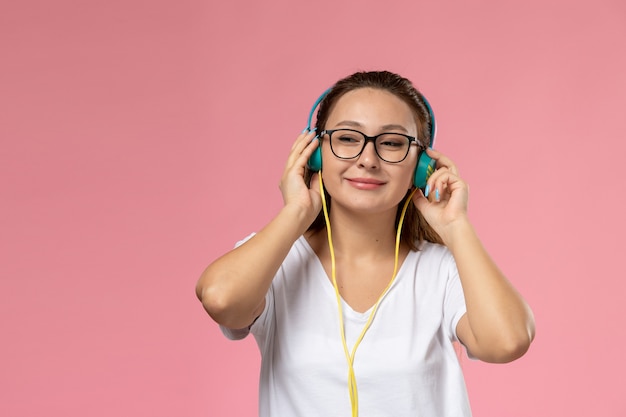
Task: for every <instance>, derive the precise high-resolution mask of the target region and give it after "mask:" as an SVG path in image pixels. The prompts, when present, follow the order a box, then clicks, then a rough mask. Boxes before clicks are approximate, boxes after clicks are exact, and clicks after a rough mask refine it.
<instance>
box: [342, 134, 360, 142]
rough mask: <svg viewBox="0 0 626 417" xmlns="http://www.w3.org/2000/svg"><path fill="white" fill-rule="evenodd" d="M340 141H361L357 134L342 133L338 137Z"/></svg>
mask: <svg viewBox="0 0 626 417" xmlns="http://www.w3.org/2000/svg"><path fill="white" fill-rule="evenodd" d="M338 139H339V141H340V142H341V143H356V142H359V139H358V138H357V137H355V136H349V135H341V136H339V137H338Z"/></svg>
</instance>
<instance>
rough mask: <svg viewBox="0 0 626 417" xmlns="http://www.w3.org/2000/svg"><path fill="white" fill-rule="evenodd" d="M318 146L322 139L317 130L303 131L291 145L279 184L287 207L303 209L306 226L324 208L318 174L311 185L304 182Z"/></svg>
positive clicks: (314, 176)
mask: <svg viewBox="0 0 626 417" xmlns="http://www.w3.org/2000/svg"><path fill="white" fill-rule="evenodd" d="M318 146H320V141H319V138H317V136H316V133H315V130H312V131H309V130H305V131H304V132H302V133H301V134H300V135H299V136H298V138H297V139H296V141H295V143H294V144H293V146H292V147H291V152H290V154H289V157H288V158H287V164H286V165H285V170H284V171H283V176H282V178H281V180H280V185H279V188H280V191H281V193H282V195H283V201H284V203H285V207H295V208H296V209H298V210H301V213H302V214H304V215H305V216H304V218H305V219H306V221H307V222H308V223H307V225H306V227H308V226H309V225H310V224H311V223H313V220H315V217H317V214H318V213H319V212H320V210H321V208H322V198H321V196H320V193H319V186H318V174H314V175H313V178H312V179H311V184H310V187H307V185H306V183H305V182H304V171H305V168H306V164H307V161H308V160H309V158H310V157H311V155H312V154H313V151H315V149H316V148H317V147H318Z"/></svg>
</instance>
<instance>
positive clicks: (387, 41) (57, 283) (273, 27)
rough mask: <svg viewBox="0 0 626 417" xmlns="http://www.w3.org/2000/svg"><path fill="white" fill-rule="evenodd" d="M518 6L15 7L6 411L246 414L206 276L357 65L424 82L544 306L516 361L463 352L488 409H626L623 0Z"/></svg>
mask: <svg viewBox="0 0 626 417" xmlns="http://www.w3.org/2000/svg"><path fill="white" fill-rule="evenodd" d="M504 3H505V2H502V1H497V0H485V1H474V2H461V1H459V2H451V1H438V2H435V1H429V2H426V1H404V2H402V1H356V0H353V1H336V0H321V1H316V2H306V3H305V2H296V1H290V0H282V1H278V0H270V1H258V2H257V1H248V2H236V1H233V2H227V1H223V2H217V1H199V0H177V1H141V0H125V1H121V0H113V1H107V2H104V1H100V2H88V1H77V0H74V1H70V0H57V1H43V0H41V1H33V0H24V1H19V2H18V1H14V2H9V1H4V2H3V4H2V7H1V10H0V51H1V53H0V59H1V60H2V65H1V67H0V138H1V140H2V144H1V148H0V152H1V163H0V187H1V202H0V210H1V215H0V235H1V247H0V255H1V256H2V261H1V262H0V324H1V329H0V330H1V334H2V340H1V343H0V415H3V416H38V415H47V416H50V415H53V416H112V415H122V416H124V415H127V416H164V417H165V416H240V415H255V414H256V403H257V373H258V369H259V354H258V352H257V348H256V345H255V344H254V341H253V340H252V339H251V338H250V339H249V340H246V341H243V342H240V343H235V342H229V341H227V340H225V339H224V338H223V336H222V335H221V334H220V332H219V331H218V329H217V326H216V325H215V324H214V323H213V322H212V321H211V320H210V318H209V317H208V316H207V315H206V314H205V313H204V312H203V310H202V308H201V305H200V303H198V302H197V301H196V299H195V295H194V285H195V282H196V279H197V278H198V276H199V274H200V273H201V271H202V270H203V269H204V267H205V266H206V265H207V264H208V263H209V262H211V261H212V260H213V259H215V258H216V257H217V256H219V255H220V254H222V253H223V252H225V251H226V250H228V249H230V248H231V247H232V246H233V244H234V243H235V241H237V240H238V239H240V238H242V237H244V236H246V235H247V234H248V233H250V232H252V231H255V230H258V229H259V228H260V227H261V226H262V225H263V224H264V223H265V222H267V221H268V220H269V219H270V218H271V217H272V216H273V215H274V214H275V213H276V212H277V210H278V209H279V207H280V206H281V203H282V200H281V197H280V193H279V191H278V187H277V185H278V181H279V177H280V174H281V172H282V168H283V165H284V162H285V158H286V156H287V154H288V151H289V148H290V146H291V143H292V141H293V140H294V139H295V136H296V135H297V134H298V133H299V132H300V131H301V130H302V128H303V127H304V124H305V121H306V116H307V114H308V111H309V108H310V106H311V104H312V103H313V101H314V100H315V98H316V97H317V96H318V94H320V93H321V92H322V91H323V90H324V89H325V88H327V87H328V86H330V85H331V84H332V83H333V82H334V81H335V80H336V79H338V78H340V77H343V76H345V75H347V74H349V73H351V72H353V71H355V70H360V69H389V70H392V71H397V72H399V73H401V74H403V75H405V76H407V77H409V78H411V79H412V80H413V81H414V82H415V84H416V85H417V86H418V87H419V88H421V89H422V91H423V92H424V93H425V94H426V95H427V97H428V98H429V100H430V101H431V103H432V105H433V107H434V109H435V113H436V115H437V119H438V122H439V136H438V143H437V147H438V148H439V149H440V150H441V151H443V152H445V153H447V154H448V155H449V156H450V157H452V158H453V159H454V160H455V161H456V162H457V164H458V165H459V167H460V170H461V173H462V174H463V175H464V177H465V178H466V179H467V180H468V182H469V183H470V185H471V200H470V201H471V207H470V211H471V213H470V214H471V216H472V218H473V221H474V223H475V225H476V227H477V229H478V231H479V233H480V235H481V237H482V238H483V241H484V243H485V245H486V246H487V247H488V249H489V250H490V252H491V253H492V255H493V256H494V257H495V258H496V259H497V261H498V263H499V265H500V266H501V268H502V269H504V270H505V271H506V273H507V274H508V276H509V277H510V279H511V281H513V283H514V284H515V285H516V286H517V287H518V288H519V289H520V290H521V291H522V293H523V294H524V295H525V296H526V298H527V299H528V301H529V302H530V304H531V305H532V306H533V308H534V311H535V314H536V319H537V338H536V341H535V343H534V345H533V346H532V347H531V350H530V351H529V353H528V354H527V355H526V356H525V357H523V358H522V359H521V360H519V361H517V362H515V363H512V364H509V365H488V364H483V363H479V362H472V361H470V360H468V359H464V360H463V364H464V367H465V370H466V374H467V383H468V386H469V391H470V396H471V401H472V404H473V409H474V413H475V415H476V416H480V417H490V416H494V417H495V416H589V415H597V416H624V415H626V398H625V395H624V382H623V380H624V376H623V374H624V373H625V372H626V359H625V358H626V355H625V354H624V345H625V342H626V336H625V332H624V329H623V324H622V321H623V317H624V313H626V307H625V302H624V301H623V299H624V291H625V290H626V284H625V281H626V280H625V279H624V278H625V276H624V272H623V269H622V268H621V261H620V259H621V258H622V257H623V256H624V255H623V250H624V248H625V246H626V245H625V244H624V233H626V221H625V220H624V213H625V204H624V201H625V198H624V191H625V187H624V180H625V178H626V177H625V175H624V171H623V169H622V165H623V163H622V159H623V156H622V155H623V154H624V151H625V146H624V140H625V137H624V136H625V135H624V119H625V117H624V112H625V110H626V98H625V97H626V75H625V74H626V3H624V2H623V1H621V0H594V1H577V2H576V1H565V0H563V1H543V0H530V1H524V2H508V4H507V5H505V4H504Z"/></svg>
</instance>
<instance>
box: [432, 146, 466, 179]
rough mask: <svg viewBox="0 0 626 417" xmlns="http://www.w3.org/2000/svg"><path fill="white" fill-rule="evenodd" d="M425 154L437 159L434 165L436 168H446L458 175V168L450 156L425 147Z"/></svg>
mask: <svg viewBox="0 0 626 417" xmlns="http://www.w3.org/2000/svg"><path fill="white" fill-rule="evenodd" d="M426 154H427V155H428V156H430V157H431V158H433V159H434V160H435V161H437V165H436V167H437V169H441V168H447V169H449V170H450V171H452V172H453V173H454V174H455V175H459V170H458V168H457V166H456V165H455V164H454V162H453V161H452V160H451V159H450V158H448V157H447V156H445V155H444V154H442V153H441V152H439V151H436V150H434V149H431V148H428V149H426Z"/></svg>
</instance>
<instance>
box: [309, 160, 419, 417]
mask: <svg viewBox="0 0 626 417" xmlns="http://www.w3.org/2000/svg"><path fill="white" fill-rule="evenodd" d="M318 178H319V187H320V195H321V197H322V208H323V210H324V220H325V221H326V231H327V234H328V246H329V249H330V263H331V279H332V282H333V287H334V288H335V295H336V297H337V307H338V309H339V328H340V331H341V342H342V344H343V349H344V353H345V355H346V361H347V363H348V392H349V393H350V406H351V408H352V417H358V415H359V394H358V390H357V385H356V376H355V374H354V356H355V354H356V349H357V347H358V346H359V344H360V343H361V340H363V337H364V336H365V332H367V330H368V329H369V328H370V326H371V324H372V321H373V320H374V315H375V314H376V310H378V306H379V305H380V302H381V301H382V299H383V297H384V296H385V294H386V293H387V291H388V290H389V288H390V287H391V285H392V284H393V281H394V280H395V278H396V274H397V273H398V259H399V255H400V235H401V232H402V224H403V222H404V216H405V214H406V210H407V208H408V206H409V203H410V202H411V199H412V197H413V194H415V192H416V191H417V188H415V189H414V190H413V191H412V192H411V194H410V195H409V197H408V198H407V199H406V201H405V202H404V206H403V207H402V214H401V215H400V220H399V221H398V230H397V231H396V247H395V259H394V265H393V275H392V276H391V280H390V281H389V284H387V287H385V289H384V291H383V292H382V293H381V295H380V297H379V298H378V301H376V303H375V304H374V306H373V307H372V311H371V313H370V315H369V318H368V319H367V322H366V323H365V326H364V327H363V330H362V331H361V334H360V335H359V337H358V339H357V340H356V342H355V343H354V346H353V347H352V352H349V350H348V344H347V343H346V333H345V329H344V323H343V308H342V305H341V295H340V294H339V287H338V286H337V276H336V269H335V249H334V247H333V237H332V232H331V230H330V219H329V216H328V206H327V204H326V196H325V195H324V184H323V182H322V172H321V171H320V172H319V173H318Z"/></svg>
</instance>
